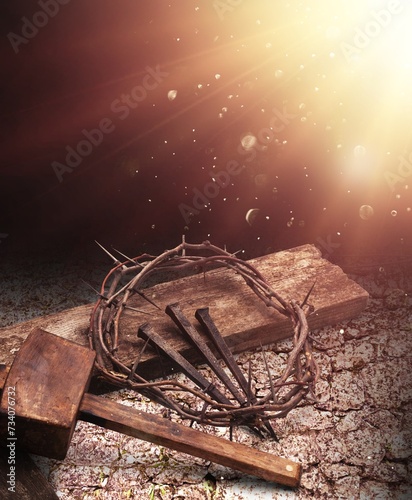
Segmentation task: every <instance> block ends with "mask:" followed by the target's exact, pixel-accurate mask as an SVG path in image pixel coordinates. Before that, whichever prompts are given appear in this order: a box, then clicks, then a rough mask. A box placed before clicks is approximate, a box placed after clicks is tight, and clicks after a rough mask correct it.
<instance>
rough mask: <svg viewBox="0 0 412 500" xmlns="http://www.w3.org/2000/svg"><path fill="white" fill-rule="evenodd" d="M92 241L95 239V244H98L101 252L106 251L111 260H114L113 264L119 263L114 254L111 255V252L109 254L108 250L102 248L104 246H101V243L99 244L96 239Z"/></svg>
mask: <svg viewBox="0 0 412 500" xmlns="http://www.w3.org/2000/svg"><path fill="white" fill-rule="evenodd" d="M94 241H95V243H97V244H98V245H99V247H100V248H101V249H102V250H103V252H106V253H107V255H108V256H109V257H110V258H111V259H112V260H113V262H114V263H115V264H121V262H120V260H118V259H116V257H115V256H114V255H112V254H111V253H110V252H109V251H108V250H106V249H105V248H104V246H103V245H101V244H100V243H99V242H98V241H96V240H94Z"/></svg>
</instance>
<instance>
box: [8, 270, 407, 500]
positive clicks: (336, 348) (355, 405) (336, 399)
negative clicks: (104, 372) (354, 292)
mask: <svg viewBox="0 0 412 500" xmlns="http://www.w3.org/2000/svg"><path fill="white" fill-rule="evenodd" d="M350 276H351V277H352V278H353V279H355V280H356V281H358V282H359V283H360V284H361V285H362V286H363V287H364V288H365V289H366V290H367V291H368V292H369V293H370V295H371V298H370V301H369V304H368V307H367V309H366V310H365V311H364V312H363V313H362V314H361V315H360V316H359V317H357V318H354V319H352V320H350V321H346V322H343V323H340V324H338V325H334V326H330V327H327V328H323V329H321V330H316V331H314V332H313V333H312V336H313V341H314V347H315V349H314V350H315V355H316V358H317V361H318V363H319V366H320V369H321V379H320V381H319V383H318V386H317V394H316V395H317V397H318V401H317V402H316V403H310V402H306V403H305V404H303V405H301V406H299V407H298V408H296V409H294V410H293V411H292V412H290V413H289V414H288V415H287V417H286V418H284V419H279V420H276V421H273V426H274V428H275V429H276V433H277V435H278V437H279V442H275V441H274V440H271V439H265V440H261V439H260V438H259V437H257V436H255V435H253V434H251V433H249V432H248V430H245V429H243V428H242V429H236V430H235V431H234V440H236V441H238V442H242V443H245V444H247V445H249V446H253V447H256V448H258V449H260V450H263V451H267V452H270V453H273V454H276V455H280V456H282V457H287V458H289V459H292V460H296V461H299V462H300V463H301V464H302V465H303V475H302V481H301V486H300V487H299V488H298V489H296V490H292V489H288V488H284V487H280V486H278V485H275V484H271V483H267V482H265V481H261V480H258V479H255V478H252V477H246V476H244V475H242V474H241V473H238V472H235V471H232V470H230V469H227V468H224V467H222V466H218V465H216V464H211V463H209V462H206V461H204V460H201V459H197V458H194V457H191V456H188V455H185V454H182V453H178V452H175V451H171V450H169V449H165V448H162V447H159V446H155V445H152V444H150V443H147V442H143V441H139V440H136V439H133V438H130V437H127V436H123V435H121V434H117V433H114V432H112V431H105V430H103V429H101V428H98V427H94V426H92V425H90V424H87V423H84V422H78V424H77V427H76V431H75V434H74V437H73V440H72V443H71V447H70V449H69V452H68V455H67V457H66V459H65V460H64V461H55V460H49V459H45V458H42V457H35V456H33V459H34V460H35V461H36V463H37V464H38V466H39V467H40V468H41V470H42V471H43V472H44V474H45V475H46V476H47V477H48V479H49V481H50V482H51V484H52V485H53V487H54V489H55V491H57V493H58V495H59V496H60V498H62V499H67V500H68V499H80V498H81V499H95V498H102V499H122V498H139V499H140V498H142V499H144V498H147V499H164V500H166V499H213V500H218V499H239V500H240V499H251V498H255V499H272V498H273V499H283V498H284V499H288V498H290V499H295V498H296V499H309V498H342V499H348V498H354V499H358V498H359V499H365V500H366V499H405V500H406V499H409V498H412V482H411V479H410V478H411V473H412V419H411V417H410V415H411V412H412V398H411V395H412V374H411V373H412V360H411V353H412V298H411V296H412V276H411V273H410V271H409V273H406V274H405V272H404V271H403V272H397V271H395V270H393V272H392V273H388V275H386V274H385V273H383V271H382V270H376V272H371V273H369V274H366V275H359V274H353V275H350ZM66 292H67V290H66ZM49 293H52V296H53V298H54V300H57V298H56V297H57V295H56V294H57V290H52V291H50V290H49ZM66 298H67V293H66ZM2 300H7V298H6V297H5V296H4V295H3V298H2ZM91 300H93V297H91ZM26 305H27V302H26ZM48 312H53V311H50V310H48ZM42 313H44V312H42ZM289 348H290V344H289V342H287V341H286V342H282V343H278V344H277V345H273V346H270V350H269V347H268V351H267V352H266V355H267V357H268V363H269V364H270V365H271V367H275V365H276V366H278V367H279V366H281V364H282V362H283V361H284V359H285V358H286V356H287V352H288V349H289ZM249 358H251V359H252V366H254V382H255V385H256V387H257V388H259V386H262V387H263V386H264V385H265V384H266V383H267V379H266V375H265V371H264V369H263V368H262V366H263V362H262V354H261V353H259V352H255V353H243V354H241V355H240V356H238V362H239V363H240V364H243V363H248V362H249ZM105 397H107V398H110V399H114V400H116V401H118V402H121V403H123V404H125V405H129V406H133V407H135V408H138V409H143V410H144V411H147V412H154V413H155V412H159V411H161V410H162V409H161V408H159V407H158V406H157V405H156V404H154V403H151V402H150V401H148V400H146V399H144V398H143V397H141V396H140V395H138V394H135V393H132V392H130V391H125V390H123V391H118V392H113V393H110V394H107V395H106V396H105ZM172 418H173V419H175V417H172ZM203 430H205V431H207V432H209V433H213V434H217V435H220V436H225V437H228V433H227V432H226V431H225V430H222V429H214V428H206V429H203Z"/></svg>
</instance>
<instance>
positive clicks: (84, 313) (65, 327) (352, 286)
mask: <svg viewBox="0 0 412 500" xmlns="http://www.w3.org/2000/svg"><path fill="white" fill-rule="evenodd" d="M250 263H251V264H252V265H254V266H255V267H256V268H257V269H258V270H259V271H260V272H261V273H262V274H263V276H264V277H265V278H266V280H267V281H268V283H269V284H270V285H271V286H272V288H274V289H275V290H276V291H277V292H278V293H279V294H280V295H281V296H282V297H283V298H284V299H295V300H301V301H302V300H303V299H304V297H305V295H306V293H307V292H308V290H309V289H310V287H311V286H312V284H313V283H314V281H315V280H316V285H315V288H314V290H313V292H312V294H311V297H310V303H311V304H312V305H313V306H314V307H315V312H314V313H313V314H312V315H311V316H310V318H309V325H310V328H311V329H316V328H321V327H323V326H326V325H331V324H336V323H338V322H340V321H343V320H346V319H350V318H353V317H355V316H357V315H358V314H360V313H361V311H362V310H363V309H364V308H365V307H366V304H367V300H368V293H367V292H366V291H365V290H363V288H361V287H360V286H359V285H357V284H356V283H355V282H353V281H352V280H350V279H349V278H348V277H347V276H346V275H345V274H344V273H343V271H342V270H341V269H340V268H339V267H338V266H336V265H333V264H331V263H330V262H328V261H327V260H325V259H323V258H322V257H321V254H320V251H319V250H318V249H317V248H316V247H315V246H313V245H303V246H300V247H296V248H292V249H290V250H285V251H282V252H278V253H275V254H270V255H265V256H263V257H259V258H257V259H253V260H251V261H250ZM145 293H146V295H147V296H148V297H149V298H151V300H153V301H155V302H156V303H157V304H158V305H159V307H160V308H161V310H158V309H156V308H155V307H154V306H153V305H151V304H149V303H148V302H147V301H145V300H144V299H143V298H142V297H140V296H138V295H136V296H135V297H133V300H132V301H131V302H130V304H129V305H132V306H133V307H135V308H138V309H141V310H142V311H144V312H145V313H146V314H144V313H137V312H134V311H130V310H128V311H125V312H124V314H123V317H122V318H123V319H122V320H121V332H122V339H121V346H120V349H119V356H120V357H121V359H122V361H124V362H126V363H132V362H133V360H134V359H135V358H136V356H137V354H138V352H139V350H140V347H141V345H142V342H143V340H140V339H138V338H137V331H138V327H139V326H140V325H142V324H143V323H147V322H150V323H151V325H152V326H153V327H154V328H155V329H156V330H157V331H158V332H161V333H162V336H163V337H164V338H165V339H167V340H168V341H170V342H171V345H172V346H173V347H174V349H176V350H177V351H179V352H180V353H181V354H183V355H185V356H188V357H189V359H190V360H191V361H196V359H195V357H194V356H195V353H194V350H193V349H192V348H191V347H190V346H188V344H187V343H186V341H185V340H184V339H183V338H182V336H181V334H180V333H179V331H178V329H177V327H176V326H175V325H174V324H173V322H172V321H171V319H170V318H169V317H168V316H167V315H166V314H165V313H164V309H165V307H166V305H168V304H170V303H173V302H179V304H180V307H181V308H182V311H183V313H184V314H185V315H186V316H187V318H189V320H190V321H192V322H193V324H194V325H195V326H196V328H198V329H199V331H200V333H201V334H202V332H201V329H200V327H199V326H198V325H197V321H196V320H195V319H194V314H195V311H196V309H198V308H203V307H209V308H210V314H211V316H212V318H213V320H214V322H215V324H216V326H217V327H218V328H219V330H220V331H221V333H222V335H223V337H224V338H225V339H226V341H227V342H228V344H229V345H230V347H231V348H232V350H233V351H234V352H243V351H246V350H249V349H254V348H257V347H259V346H260V344H262V345H265V344H268V343H273V342H276V341H278V340H281V339H285V338H287V337H288V336H290V335H291V333H292V328H291V323H290V321H289V320H288V319H287V318H285V317H284V316H282V315H280V314H278V313H277V312H276V311H272V310H268V308H267V307H266V306H265V305H264V304H263V303H262V302H261V301H260V299H259V298H257V297H256V296H255V294H254V293H253V292H252V291H251V290H250V289H249V287H248V286H247V285H246V284H245V283H244V281H243V278H241V277H240V276H239V275H236V274H234V272H233V271H231V270H228V269H225V268H221V269H217V270H213V271H209V272H208V273H207V274H206V276H205V277H204V276H203V274H201V275H196V276H190V277H186V278H181V279H177V280H174V281H169V282H166V283H161V284H159V285H155V286H153V287H151V288H148V289H146V290H145ZM91 309H92V306H91V305H85V306H80V307H76V308H73V309H69V310H67V311H63V312H60V313H57V314H53V315H50V316H45V317H41V318H36V319H33V320H30V321H26V322H24V323H20V324H17V325H14V326H12V327H7V328H2V329H0V338H2V345H1V346H0V362H3V363H6V364H10V363H11V361H12V359H13V357H14V354H15V353H16V351H17V350H18V349H19V348H20V345H21V343H22V342H23V340H24V339H25V338H26V337H27V335H28V334H29V332H30V331H31V330H32V329H33V328H36V327H40V328H43V329H45V330H48V331H50V332H53V333H55V334H56V335H59V336H61V337H64V338H67V339H69V340H72V341H74V342H77V343H79V344H82V345H86V344H87V342H88V339H87V330H88V325H89V318H90V313H91ZM147 313H150V315H148V314H147ZM160 368H161V367H160V364H159V360H158V357H157V354H156V353H155V352H154V351H152V350H150V349H147V352H145V355H144V356H143V358H142V361H141V364H140V365H139V373H142V374H144V375H145V376H148V377H150V378H151V377H155V376H159V375H160V374H161V370H160ZM164 368H165V369H168V368H167V366H166V367H164ZM140 370H142V372H140Z"/></svg>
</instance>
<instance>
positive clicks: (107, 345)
mask: <svg viewBox="0 0 412 500" xmlns="http://www.w3.org/2000/svg"><path fill="white" fill-rule="evenodd" d="M102 248H103V247H102ZM104 250H105V249H104ZM105 251H106V252H107V250H105ZM107 253H108V254H109V255H110V256H111V257H112V258H113V260H114V262H115V265H114V267H113V268H112V269H111V270H110V271H109V273H108V274H107V275H106V277H105V278H104V280H103V283H102V285H101V290H100V293H99V299H98V301H97V302H96V304H95V306H94V308H93V311H92V314H91V321H90V329H89V342H90V347H91V348H92V349H94V350H95V351H96V368H97V370H98V372H99V374H100V376H101V377H103V379H105V380H106V381H108V382H109V383H111V384H114V385H116V386H118V387H122V388H129V389H133V390H135V391H138V392H140V393H141V394H143V395H145V396H146V397H149V398H150V399H152V400H154V401H156V402H158V403H160V404H161V405H163V406H164V407H166V408H168V409H170V410H174V411H176V412H177V414H179V415H180V417H182V418H184V419H190V420H191V421H192V422H198V423H201V424H206V425H212V426H229V427H230V428H231V429H232V427H233V426H236V425H247V426H249V427H250V428H252V429H254V430H257V431H258V432H260V431H261V430H263V429H264V428H266V429H267V430H268V431H269V432H270V434H271V435H273V436H275V435H274V432H273V430H272V428H271V426H270V423H269V420H271V419H274V418H279V417H284V416H285V415H287V413H288V412H289V411H290V410H292V409H293V408H295V407H296V406H297V405H298V404H299V403H300V402H301V401H302V399H304V398H305V397H306V396H307V395H308V393H309V394H310V395H311V397H312V398H313V399H316V398H315V395H314V389H315V384H316V381H317V380H318V377H319V371H318V367H317V364H316V362H315V360H314V358H313V354H312V345H311V339H310V335H309V327H308V322H307V316H308V314H310V312H311V311H312V310H313V308H311V306H309V304H308V298H309V295H310V293H311V291H312V289H313V286H312V288H311V289H310V290H309V291H308V293H307V295H306V297H305V299H304V301H303V302H302V303H299V302H297V301H295V300H287V301H286V300H284V299H283V298H282V297H281V296H280V295H279V294H278V293H277V292H276V291H275V290H273V289H272V288H271V287H270V286H269V284H268V283H267V281H266V280H265V278H264V277H263V276H262V274H261V273H260V272H259V271H258V270H257V269H256V268H255V267H253V266H252V265H251V264H250V263H248V262H245V261H243V260H241V259H239V258H237V257H236V256H235V255H234V254H230V253H229V252H227V251H226V250H223V249H221V248H219V247H217V246H214V245H212V244H211V243H210V242H208V241H206V242H203V243H201V244H189V243H186V242H185V241H184V240H183V241H182V243H181V244H180V245H178V246H177V247H175V248H173V249H171V250H167V251H165V252H163V253H162V254H161V255H159V256H152V255H148V254H143V255H140V256H139V257H134V258H128V257H127V256H125V255H124V254H122V253H121V252H119V254H120V255H122V256H123V257H124V258H125V259H126V260H124V261H123V262H121V261H119V260H118V259H116V258H115V257H113V255H111V254H110V253H109V252H107ZM216 267H225V268H228V269H230V270H232V271H233V272H234V273H237V274H238V275H240V276H242V278H243V280H244V282H245V284H246V285H247V286H249V287H250V288H251V290H252V291H253V292H254V293H255V294H256V295H257V297H259V299H260V300H262V301H263V303H264V304H265V305H266V306H267V307H268V308H271V309H272V310H276V311H278V312H279V313H281V314H282V315H285V316H287V317H288V318H289V319H290V321H291V323H292V327H293V332H294V333H293V338H292V348H291V349H290V351H289V353H288V357H287V360H286V363H285V365H284V371H283V373H282V374H281V375H279V376H276V377H274V376H273V375H272V374H271V371H270V369H269V364H268V362H267V357H266V355H265V351H264V350H263V348H262V363H263V366H264V369H265V371H266V373H267V383H266V386H265V387H264V388H263V389H264V390H263V391H262V388H260V390H259V391H256V390H255V387H254V384H253V382H252V370H251V362H250V360H249V365H248V369H245V370H242V368H241V366H240V365H239V364H238V363H237V362H236V360H235V358H234V356H233V355H232V353H231V352H230V350H229V348H228V346H227V344H226V342H225V340H224V338H223V337H222V336H221V335H220V333H219V331H218V329H217V328H216V326H215V325H214V323H213V321H212V320H211V318H210V316H209V313H208V308H204V309H198V310H197V311H196V318H197V319H198V320H199V322H200V323H201V325H202V327H203V329H204V330H205V332H206V334H207V336H208V339H209V340H210V344H211V345H212V346H213V347H214V350H213V351H212V349H210V348H209V347H208V346H207V344H206V343H205V342H202V341H200V340H199V338H197V337H196V335H197V333H196V329H195V328H194V327H193V326H192V325H191V324H190V322H189V321H188V320H187V319H186V318H185V317H184V316H183V314H182V311H181V310H180V308H179V305H178V304H171V305H169V306H167V308H166V311H165V312H166V314H168V315H169V316H170V317H171V318H172V319H173V321H174V322H175V323H176V324H177V325H178V326H179V328H180V331H181V334H182V335H185V336H189V337H191V340H192V342H193V343H195V344H196V345H197V347H198V348H199V349H200V350H201V352H202V355H203V359H204V361H205V363H206V364H207V365H209V367H210V368H211V369H212V371H213V372H214V374H215V375H216V376H217V379H218V380H216V378H215V379H214V380H212V381H210V380H208V379H207V378H206V377H205V376H204V375H203V374H202V373H203V372H202V373H200V372H199V371H198V370H197V369H196V368H195V367H194V366H193V365H192V364H191V363H190V362H189V361H188V360H187V359H185V358H183V356H182V355H180V354H179V353H176V352H175V351H174V350H173V348H172V347H170V346H168V345H167V344H165V342H164V340H163V339H162V335H161V332H156V331H154V329H153V328H152V327H151V326H150V324H144V325H140V327H139V329H138V336H139V337H140V338H141V340H140V343H141V349H140V352H139V355H138V356H137V358H136V360H135V361H134V362H133V363H132V364H129V365H128V364H127V363H126V362H125V361H124V360H123V361H122V360H121V359H120V356H119V354H118V350H119V349H118V348H119V343H120V342H121V340H122V332H121V331H120V323H121V322H120V318H121V316H122V314H123V313H124V311H125V310H127V309H128V308H129V309H133V308H132V307H131V306H129V305H128V302H129V300H130V298H131V297H133V296H134V295H135V294H139V295H140V296H142V297H144V298H145V299H146V300H148V301H150V302H151V300H150V299H149V298H147V297H146V295H145V294H144V292H143V290H144V288H145V287H146V286H147V283H148V279H149V278H150V280H152V279H153V276H154V275H155V274H156V273H160V272H164V271H167V270H173V271H176V272H178V273H182V274H183V273H187V272H192V273H193V272H199V271H203V272H204V273H206V272H207V271H208V270H210V269H212V268H213V269H215V268H216ZM150 280H149V281H150ZM153 305H155V304H153ZM148 344H149V345H151V346H155V348H156V349H157V352H159V351H160V352H161V353H162V355H166V356H168V357H169V358H170V360H172V361H173V363H174V364H175V365H178V369H179V370H180V371H181V372H183V373H184V374H185V375H186V376H187V380H186V379H185V378H184V377H176V374H174V375H172V376H168V377H164V378H163V379H162V380H155V381H150V380H147V379H145V378H144V377H142V376H141V375H139V362H140V360H141V356H142V354H143V352H144V350H145V349H146V347H147V345H148ZM216 352H217V353H218V355H215V354H214V353H216ZM218 358H219V359H218ZM225 365H226V366H225ZM228 373H229V374H230V375H228Z"/></svg>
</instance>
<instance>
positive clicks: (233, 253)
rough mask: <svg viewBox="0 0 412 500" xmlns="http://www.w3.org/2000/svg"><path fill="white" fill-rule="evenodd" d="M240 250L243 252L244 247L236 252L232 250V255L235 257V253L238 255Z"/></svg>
mask: <svg viewBox="0 0 412 500" xmlns="http://www.w3.org/2000/svg"><path fill="white" fill-rule="evenodd" d="M240 252H243V249H240V250H236V252H232V253H231V254H230V255H232V256H233V257H234V256H235V255H237V254H238V253H240Z"/></svg>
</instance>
